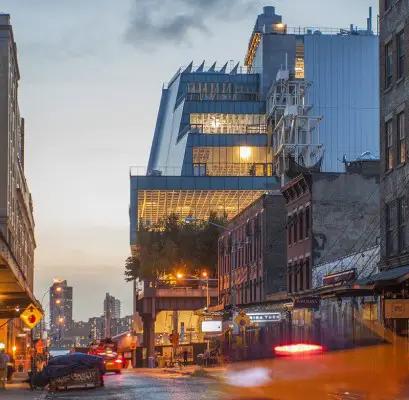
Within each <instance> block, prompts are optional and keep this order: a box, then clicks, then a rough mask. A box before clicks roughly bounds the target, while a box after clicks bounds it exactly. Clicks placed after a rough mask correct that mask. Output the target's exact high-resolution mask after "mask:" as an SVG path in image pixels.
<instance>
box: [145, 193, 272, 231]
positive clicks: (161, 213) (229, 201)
mask: <svg viewBox="0 0 409 400" xmlns="http://www.w3.org/2000/svg"><path fill="white" fill-rule="evenodd" d="M264 192H265V191H263V190H139V191H138V221H139V222H142V223H143V224H145V225H148V226H154V225H155V224H156V223H157V222H158V221H159V220H160V219H163V218H165V217H166V216H167V215H169V214H170V213H175V214H176V215H178V216H179V218H180V219H184V218H187V217H195V218H198V219H207V218H208V217H209V215H210V213H211V212H216V213H218V214H219V215H223V214H224V213H226V215H227V217H228V219H231V218H233V217H234V216H235V215H236V214H238V213H239V212H241V211H243V210H244V209H245V208H246V207H248V206H249V205H250V204H251V203H252V202H253V201H255V200H256V199H257V198H259V197H260V196H261V195H262V194H263V193H264Z"/></svg>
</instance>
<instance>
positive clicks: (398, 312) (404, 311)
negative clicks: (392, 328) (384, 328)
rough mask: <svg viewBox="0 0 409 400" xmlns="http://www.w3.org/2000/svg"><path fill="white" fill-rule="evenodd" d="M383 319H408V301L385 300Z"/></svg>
mask: <svg viewBox="0 0 409 400" xmlns="http://www.w3.org/2000/svg"><path fill="white" fill-rule="evenodd" d="M385 318H393V319H398V318H405V319H407V318H409V300H408V299H398V300H397V299H387V300H385Z"/></svg>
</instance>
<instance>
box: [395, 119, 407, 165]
mask: <svg viewBox="0 0 409 400" xmlns="http://www.w3.org/2000/svg"><path fill="white" fill-rule="evenodd" d="M397 136H398V152H397V153H398V154H397V155H398V164H402V163H404V162H406V134H405V113H404V112H402V113H400V114H398V135H397Z"/></svg>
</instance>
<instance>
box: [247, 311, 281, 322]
mask: <svg viewBox="0 0 409 400" xmlns="http://www.w3.org/2000/svg"><path fill="white" fill-rule="evenodd" d="M247 315H248V317H249V318H250V321H251V322H257V323H263V322H277V321H281V313H280V312H264V313H263V312H257V313H247Z"/></svg>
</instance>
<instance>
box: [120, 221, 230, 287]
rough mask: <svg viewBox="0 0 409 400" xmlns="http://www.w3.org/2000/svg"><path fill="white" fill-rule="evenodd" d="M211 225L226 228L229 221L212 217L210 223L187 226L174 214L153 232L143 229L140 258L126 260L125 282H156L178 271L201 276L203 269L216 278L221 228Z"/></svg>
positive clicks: (141, 228)
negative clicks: (151, 280) (155, 280)
mask: <svg viewBox="0 0 409 400" xmlns="http://www.w3.org/2000/svg"><path fill="white" fill-rule="evenodd" d="M209 221H210V222H214V223H216V224H218V225H221V226H224V225H226V224H227V217H226V216H222V217H219V216H217V214H216V213H212V214H211V215H210V216H209V220H208V221H202V222H196V223H193V224H186V223H185V222H184V221H183V222H182V221H180V220H179V218H178V216H177V215H176V214H170V215H169V216H168V217H167V218H165V219H164V220H161V221H159V222H158V223H157V224H155V225H154V226H151V227H149V229H148V227H146V226H143V225H142V226H140V228H139V231H138V247H139V251H138V255H137V256H136V257H129V258H128V259H127V260H126V263H125V269H126V271H125V279H126V280H127V281H130V280H133V279H135V277H136V278H138V279H141V280H147V279H155V278H158V277H163V276H169V275H172V274H173V275H174V274H175V273H176V272H177V271H182V272H184V273H185V274H189V275H198V274H199V273H200V271H201V270H203V269H206V270H207V271H208V273H209V276H215V274H216V268H217V249H218V238H219V236H220V231H221V228H218V227H216V226H214V225H211V224H209V223H208V222H209Z"/></svg>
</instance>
